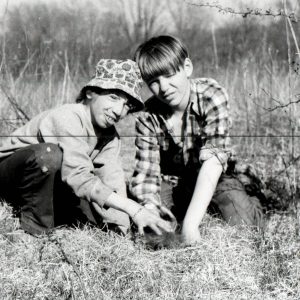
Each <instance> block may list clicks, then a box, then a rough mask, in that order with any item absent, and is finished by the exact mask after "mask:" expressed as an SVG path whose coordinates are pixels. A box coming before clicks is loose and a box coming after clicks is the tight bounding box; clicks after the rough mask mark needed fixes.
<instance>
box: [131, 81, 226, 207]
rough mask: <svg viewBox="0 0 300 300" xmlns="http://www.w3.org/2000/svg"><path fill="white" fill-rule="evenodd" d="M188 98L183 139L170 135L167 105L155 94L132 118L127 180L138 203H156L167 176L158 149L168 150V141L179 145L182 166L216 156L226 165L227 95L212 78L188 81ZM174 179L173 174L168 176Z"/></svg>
mask: <svg viewBox="0 0 300 300" xmlns="http://www.w3.org/2000/svg"><path fill="white" fill-rule="evenodd" d="M190 89H191V92H190V99H189V104H188V106H187V109H186V111H185V114H184V123H183V124H184V125H183V126H184V128H183V130H184V131H183V133H184V134H183V137H184V138H183V140H181V138H179V137H176V136H174V134H173V131H172V128H171V126H170V124H169V123H168V121H167V120H168V117H169V116H170V115H171V112H170V108H169V107H168V106H167V105H165V104H163V103H162V102H160V101H159V100H158V99H156V98H155V97H151V98H150V99H149V100H148V101H147V102H146V111H144V112H142V113H140V115H139V116H138V117H137V120H136V141H135V144H136V161H135V171H134V174H133V177H132V180H131V183H130V191H131V193H132V195H133V196H134V197H135V198H136V199H137V201H139V202H140V203H142V204H144V205H145V204H148V203H151V205H153V204H154V205H155V206H158V207H159V206H160V205H161V202H160V186H161V180H165V181H168V179H169V178H170V176H165V174H162V172H161V164H162V163H163V162H162V161H161V157H160V151H168V149H169V145H170V140H171V139H173V141H174V142H175V143H176V144H177V145H179V146H180V147H182V153H183V162H184V166H185V167H186V168H194V169H196V170H198V171H199V169H200V167H201V165H202V163H203V161H205V160H207V159H209V158H211V157H212V156H216V157H217V158H218V160H219V161H220V163H221V164H222V167H223V171H225V170H226V168H227V160H228V157H229V156H230V150H229V148H228V146H229V124H230V120H229V115H228V110H229V109H228V95H227V93H226V91H225V90H224V88H222V87H221V86H220V85H219V84H218V83H217V82H216V81H215V80H213V79H209V78H198V79H191V80H190ZM171 177H172V178H174V176H171Z"/></svg>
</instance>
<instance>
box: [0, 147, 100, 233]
mask: <svg viewBox="0 0 300 300" xmlns="http://www.w3.org/2000/svg"><path fill="white" fill-rule="evenodd" d="M61 164H62V151H61V149H60V148H59V147H58V146H57V145H54V144H47V143H44V144H36V145H30V146H28V147H25V148H22V149H19V150H17V151H16V152H15V153H14V154H12V155H10V156H9V157H7V158H4V159H3V160H1V162H0V196H1V197H3V198H4V199H5V200H6V201H7V202H8V203H10V204H12V205H13V207H14V209H15V212H16V213H17V215H18V216H19V217H20V224H21V227H22V228H23V229H24V230H25V231H27V232H29V233H31V234H39V233H43V232H47V231H49V230H51V229H52V228H53V227H55V226H59V225H63V224H67V225H72V224H78V223H79V222H80V223H85V222H91V223H93V224H98V225H99V223H101V219H99V216H98V215H97V214H96V212H95V211H94V210H93V208H92V206H91V205H90V203H89V202H87V201H86V200H83V199H79V198H78V197H76V196H75V194H74V193H73V192H72V190H71V188H70V187H69V186H67V185H66V184H65V183H63V182H62V181H61Z"/></svg>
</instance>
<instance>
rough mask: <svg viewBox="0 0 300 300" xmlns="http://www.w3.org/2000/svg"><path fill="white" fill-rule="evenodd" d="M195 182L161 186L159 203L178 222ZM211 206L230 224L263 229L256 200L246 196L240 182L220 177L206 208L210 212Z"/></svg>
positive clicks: (260, 212)
mask: <svg viewBox="0 0 300 300" xmlns="http://www.w3.org/2000/svg"><path fill="white" fill-rule="evenodd" d="M195 181H196V176H195V178H190V179H189V180H183V181H181V183H180V185H179V186H177V187H172V186H171V185H170V184H168V183H165V182H163V183H162V186H161V195H160V196H161V200H162V203H163V204H164V205H166V206H167V207H168V208H171V210H172V212H173V214H174V215H175V217H176V218H177V220H178V222H181V221H182V220H183V219H184V217H185V214H186V211H187V209H188V206H189V203H190V201H191V198H192V196H193V192H194V182H195ZM200 197H201V195H200ZM170 203H171V206H170ZM213 207H216V208H217V210H218V211H219V212H220V214H221V215H222V217H223V218H224V220H225V221H226V222H228V223H229V224H231V225H239V224H247V225H251V226H258V227H261V226H263V210H262V206H261V204H260V202H259V200H258V198H256V197H251V196H249V195H248V194H247V193H246V191H245V188H244V186H243V185H242V183H241V182H240V181H239V180H237V179H236V178H234V177H232V176H227V175H222V176H221V178H220V180H219V182H218V185H217V188H216V191H215V193H214V195H213V198H212V200H211V204H210V206H209V208H210V209H211V211H214V208H213Z"/></svg>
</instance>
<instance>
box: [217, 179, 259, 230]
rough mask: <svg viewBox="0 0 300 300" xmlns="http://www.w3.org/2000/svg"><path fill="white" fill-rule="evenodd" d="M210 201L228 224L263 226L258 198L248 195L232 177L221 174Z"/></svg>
mask: <svg viewBox="0 0 300 300" xmlns="http://www.w3.org/2000/svg"><path fill="white" fill-rule="evenodd" d="M212 203H213V204H215V205H217V207H218V209H219V210H220V212H221V214H222V216H223V218H224V219H225V221H227V222H228V223H229V224H232V225H239V224H247V225H250V226H258V227H262V226H263V210H262V206H261V204H260V202H259V200H258V198H257V197H250V196H249V195H248V194H247V193H246V191H245V188H244V186H243V185H242V183H241V182H240V181H239V180H238V179H236V178H234V177H231V176H226V175H223V176H221V178H220V180H219V183H218V185H217V188H216V191H215V193H214V196H213V199H212Z"/></svg>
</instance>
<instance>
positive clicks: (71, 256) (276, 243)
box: [0, 205, 300, 300]
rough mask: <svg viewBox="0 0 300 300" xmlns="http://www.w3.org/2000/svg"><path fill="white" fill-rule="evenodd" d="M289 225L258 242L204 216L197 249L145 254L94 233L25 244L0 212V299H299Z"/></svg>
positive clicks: (72, 232) (283, 221)
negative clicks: (200, 238)
mask: <svg viewBox="0 0 300 300" xmlns="http://www.w3.org/2000/svg"><path fill="white" fill-rule="evenodd" d="M293 222H294V220H293V218H292V217H291V216H285V217H284V218H281V217H280V216H279V215H274V216H273V217H272V219H271V220H270V221H269V222H268V226H267V228H266V232H265V235H264V236H262V235H261V234H258V233H255V232H254V231H252V230H250V229H247V228H243V227H242V228H237V227H229V226H228V225H226V224H224V223H223V222H222V221H220V220H218V219H216V218H214V217H211V216H208V215H207V216H206V218H205V221H204V223H203V225H202V226H201V228H200V230H201V237H202V240H201V243H200V245H199V246H197V247H183V246H180V245H177V246H176V247H174V248H172V249H161V250H157V251H151V250H147V249H146V247H145V246H144V244H143V243H141V242H133V241H132V240H131V239H129V238H128V237H121V236H117V235H116V234H114V233H105V232H103V231H101V230H100V229H97V228H90V227H85V228H83V229H67V228H61V229H58V230H56V231H55V232H54V233H52V234H50V235H45V236H41V237H39V238H35V237H32V236H30V235H27V234H25V233H23V232H22V231H21V230H19V229H18V222H17V221H16V220H15V219H13V218H12V217H11V213H10V211H9V208H8V207H7V206H6V205H2V206H1V207H0V226H1V227H0V228H1V237H0V241H1V247H0V257H1V260H0V269H1V272H0V282H1V286H2V288H1V289H0V298H1V299H147V300H148V299H299V296H300V286H299V282H300V270H299V268H300V250H299V249H300V242H299V240H297V239H296V238H295V232H294V231H293Z"/></svg>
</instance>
